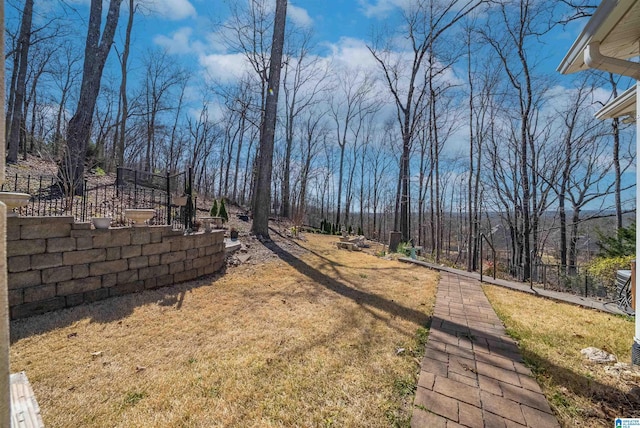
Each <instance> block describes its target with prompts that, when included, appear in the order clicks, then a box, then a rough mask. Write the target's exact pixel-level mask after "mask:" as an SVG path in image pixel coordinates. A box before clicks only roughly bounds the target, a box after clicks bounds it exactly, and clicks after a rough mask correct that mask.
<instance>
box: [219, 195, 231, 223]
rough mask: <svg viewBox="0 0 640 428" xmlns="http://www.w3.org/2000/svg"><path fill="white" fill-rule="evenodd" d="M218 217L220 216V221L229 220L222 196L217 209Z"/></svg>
mask: <svg viewBox="0 0 640 428" xmlns="http://www.w3.org/2000/svg"><path fill="white" fill-rule="evenodd" d="M218 217H222V222H223V223H226V222H228V221H229V214H227V207H226V206H225V204H224V198H222V199H220V207H219V209H218Z"/></svg>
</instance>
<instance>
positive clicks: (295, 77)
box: [280, 31, 328, 218]
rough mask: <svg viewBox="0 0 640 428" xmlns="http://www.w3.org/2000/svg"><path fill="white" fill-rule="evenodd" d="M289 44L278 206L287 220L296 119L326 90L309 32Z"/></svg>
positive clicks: (284, 87) (320, 66)
mask: <svg viewBox="0 0 640 428" xmlns="http://www.w3.org/2000/svg"><path fill="white" fill-rule="evenodd" d="M292 39H293V37H292V36H289V44H290V46H292V47H291V50H292V51H293V50H295V52H291V53H290V54H288V55H287V56H286V59H285V63H284V76H283V81H282V89H283V91H284V100H285V108H286V113H285V118H284V122H285V123H284V126H285V139H284V140H285V141H284V142H285V152H284V165H283V177H282V205H281V211H280V215H281V216H282V217H285V218H288V217H290V214H291V213H290V209H291V202H290V198H291V171H290V170H291V153H292V150H293V138H294V130H295V129H296V121H297V118H298V116H300V115H301V113H302V112H303V111H305V110H306V109H308V108H309V107H311V106H313V105H314V104H316V103H317V102H318V101H317V98H318V95H319V94H321V93H322V92H324V91H326V89H327V86H328V85H327V82H328V80H327V79H326V77H327V73H328V67H326V66H324V65H323V64H322V62H321V60H320V58H318V57H317V56H314V55H311V52H310V50H311V48H312V46H311V33H310V32H308V31H305V32H303V33H302V35H301V37H300V38H299V40H298V41H297V46H293V45H295V44H296V41H291V40H292Z"/></svg>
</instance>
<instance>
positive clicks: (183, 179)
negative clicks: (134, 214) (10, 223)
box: [0, 168, 197, 229]
mask: <svg viewBox="0 0 640 428" xmlns="http://www.w3.org/2000/svg"><path fill="white" fill-rule="evenodd" d="M191 177H192V175H191V170H190V169H189V170H187V171H182V172H179V173H177V174H165V175H161V174H152V173H147V172H143V171H136V170H132V169H128V168H118V171H117V175H116V180H115V182H111V183H106V184H99V185H89V182H88V180H86V179H85V180H84V182H83V187H82V192H80V193H81V196H73V195H66V194H65V192H64V190H63V189H64V187H63V186H62V183H61V182H60V180H59V179H58V177H56V176H50V175H49V176H46V175H38V176H35V175H28V174H27V175H20V174H14V175H12V176H10V177H7V179H6V181H5V183H4V184H3V185H2V187H1V188H0V191H3V192H21V193H28V194H29V195H31V198H30V200H29V203H28V204H27V206H25V207H22V208H20V209H19V212H20V215H22V216H73V217H74V218H75V219H76V220H77V221H81V222H85V221H89V220H90V219H91V218H93V217H111V218H112V222H113V223H112V224H114V225H118V226H125V225H128V224H129V222H128V220H127V219H126V218H125V216H124V211H125V209H127V208H151V209H154V210H155V212H156V215H155V217H154V218H153V219H152V220H151V224H164V225H171V226H172V227H173V228H174V229H182V228H190V227H192V224H193V222H194V221H195V209H194V207H195V203H196V202H197V201H196V200H195V198H194V199H193V200H192V197H191V180H192V178H191Z"/></svg>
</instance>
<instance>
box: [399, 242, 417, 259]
mask: <svg viewBox="0 0 640 428" xmlns="http://www.w3.org/2000/svg"><path fill="white" fill-rule="evenodd" d="M412 247H413V245H411V242H401V243H400V244H399V245H398V249H397V250H396V253H400V254H404V255H405V256H407V257H408V256H410V255H411V248H412Z"/></svg>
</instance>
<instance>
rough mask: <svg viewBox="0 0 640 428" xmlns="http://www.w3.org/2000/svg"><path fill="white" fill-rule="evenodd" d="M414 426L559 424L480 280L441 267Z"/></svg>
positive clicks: (551, 425)
mask: <svg viewBox="0 0 640 428" xmlns="http://www.w3.org/2000/svg"><path fill="white" fill-rule="evenodd" d="M411 426H412V427H415V428H437V427H447V428H450V427H460V426H462V427H487V428H498V427H520V426H526V427H544V428H549V427H558V426H559V425H558V421H557V419H556V418H555V416H554V415H553V412H552V411H551V408H550V407H549V403H548V402H547V400H546V398H545V397H544V395H543V394H542V392H541V391H540V387H539V386H538V384H537V383H536V381H535V380H534V379H533V378H532V376H531V371H530V370H529V369H528V368H526V367H525V366H524V364H523V363H522V356H521V355H520V351H519V350H518V347H517V346H516V345H515V343H514V342H513V340H512V339H511V338H509V337H508V336H507V335H506V333H505V330H504V327H503V325H502V322H501V321H500V320H499V319H498V316H497V315H496V313H495V312H494V310H493V308H492V307H491V305H490V304H489V301H488V300H487V298H486V296H485V295H484V293H483V292H482V289H481V288H480V283H479V281H477V280H475V279H472V278H466V277H462V276H458V275H455V274H452V273H448V272H441V279H440V283H439V285H438V293H437V297H436V305H435V309H434V314H433V321H432V323H431V330H430V333H429V340H428V342H427V345H426V352H425V356H424V359H423V360H422V366H421V370H420V377H419V379H418V389H417V391H416V397H415V401H414V409H413V417H412V419H411Z"/></svg>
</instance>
